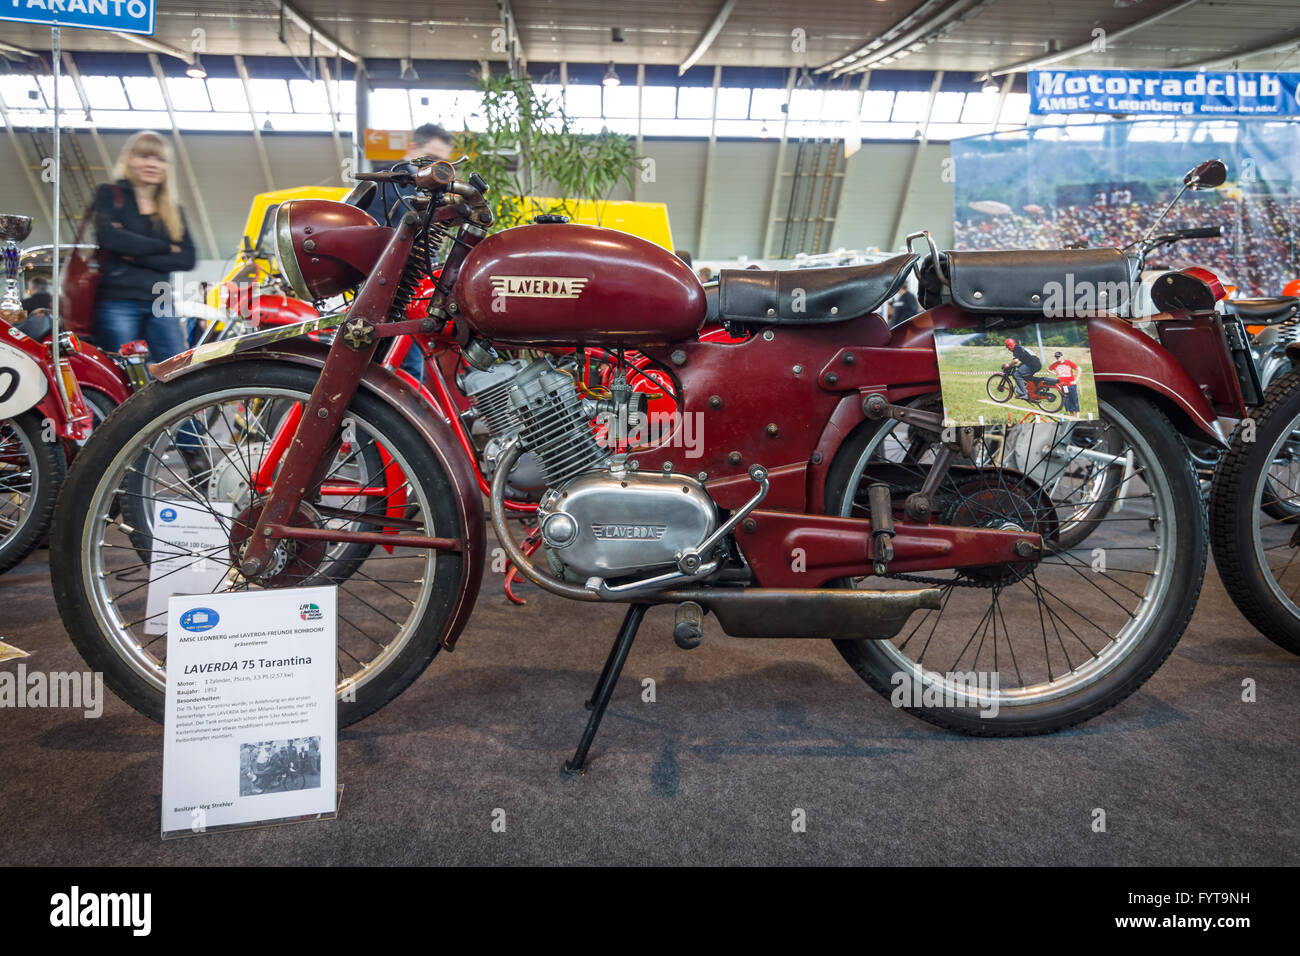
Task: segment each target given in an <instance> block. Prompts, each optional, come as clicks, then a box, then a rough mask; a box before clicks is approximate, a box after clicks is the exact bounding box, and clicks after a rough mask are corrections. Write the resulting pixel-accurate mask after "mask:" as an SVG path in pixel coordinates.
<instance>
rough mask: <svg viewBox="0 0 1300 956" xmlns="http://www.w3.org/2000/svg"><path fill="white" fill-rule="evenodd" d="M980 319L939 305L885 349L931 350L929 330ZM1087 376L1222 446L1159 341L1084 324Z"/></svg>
mask: <svg viewBox="0 0 1300 956" xmlns="http://www.w3.org/2000/svg"><path fill="white" fill-rule="evenodd" d="M980 321H981V320H980V319H978V318H976V317H974V316H972V315H970V314H969V313H966V312H963V311H962V310H961V309H959V308H957V307H956V306H953V305H948V304H945V305H941V306H939V307H938V308H935V309H932V310H930V311H928V312H922V313H920V314H918V315H915V316H913V317H912V318H910V319H908V320H907V321H906V322H904V323H902V324H901V325H899V326H898V327H897V328H895V329H894V330H893V332H894V337H893V339H892V340H891V341H890V345H894V346H903V347H911V348H921V347H930V348H933V347H934V331H935V329H969V328H976V327H978V326H979V325H980ZM1088 343H1089V346H1090V348H1091V350H1092V370H1093V376H1094V377H1095V378H1096V380H1097V381H1098V382H1111V383H1115V384H1124V385H1131V386H1134V387H1136V388H1140V389H1142V390H1143V391H1145V392H1147V393H1148V394H1149V395H1150V397H1152V398H1155V399H1156V400H1157V403H1158V404H1159V405H1160V406H1161V407H1162V408H1163V409H1164V410H1165V411H1167V412H1172V413H1173V414H1172V415H1171V416H1170V417H1171V418H1173V420H1174V424H1175V425H1177V426H1178V429H1179V431H1180V432H1182V433H1183V434H1184V435H1187V436H1189V437H1192V438H1197V439H1200V440H1202V441H1206V440H1208V441H1212V442H1214V443H1215V444H1217V445H1220V446H1221V447H1225V448H1226V447H1227V444H1228V440H1227V436H1226V435H1225V434H1224V433H1223V428H1222V427H1221V426H1220V425H1219V421H1218V416H1217V415H1215V413H1214V409H1213V407H1211V405H1210V402H1209V399H1208V398H1206V397H1205V394H1204V393H1203V392H1202V391H1201V390H1200V389H1199V388H1198V387H1197V386H1196V382H1194V381H1193V380H1192V377H1191V376H1190V375H1188V374H1187V370H1186V369H1184V368H1183V366H1182V365H1181V364H1180V363H1179V361H1178V360H1177V359H1176V358H1174V357H1173V355H1172V354H1170V352H1169V351H1168V350H1167V349H1166V348H1165V347H1164V346H1163V345H1161V344H1160V343H1159V342H1157V341H1156V340H1155V339H1153V338H1151V336H1149V335H1145V334H1143V333H1142V332H1139V331H1138V330H1137V329H1135V328H1133V326H1132V325H1130V324H1129V323H1127V322H1125V321H1124V320H1122V319H1117V318H1113V317H1110V316H1107V317H1104V318H1094V319H1089V320H1088Z"/></svg>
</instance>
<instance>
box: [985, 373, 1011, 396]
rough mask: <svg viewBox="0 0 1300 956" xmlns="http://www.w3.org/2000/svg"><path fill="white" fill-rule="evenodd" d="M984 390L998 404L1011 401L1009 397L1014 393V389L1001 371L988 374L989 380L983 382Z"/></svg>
mask: <svg viewBox="0 0 1300 956" xmlns="http://www.w3.org/2000/svg"><path fill="white" fill-rule="evenodd" d="M984 391H986V392H988V394H989V398H991V399H993V401H995V402H998V403H999V404H1005V403H1007V402H1009V401H1011V397H1012V396H1013V395H1015V394H1016V391H1015V389H1014V388H1012V387H1011V385H1010V384H1009V383H1008V381H1007V377H1006V376H1005V375H1004V374H1002V373H1001V372H998V373H997V374H996V375H990V376H989V380H988V381H987V382H985V383H984Z"/></svg>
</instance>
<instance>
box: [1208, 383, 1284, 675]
mask: <svg viewBox="0 0 1300 956" xmlns="http://www.w3.org/2000/svg"><path fill="white" fill-rule="evenodd" d="M1251 428H1252V426H1251V425H1248V424H1247V423H1246V422H1243V423H1242V424H1241V425H1238V426H1237V430H1236V431H1235V432H1234V433H1233V436H1232V445H1231V448H1229V450H1228V451H1227V452H1225V453H1224V454H1223V456H1222V457H1221V458H1220V459H1219V466H1218V468H1217V469H1215V472H1214V484H1213V486H1212V488H1211V491H1210V541H1211V543H1212V544H1213V546H1214V563H1215V565H1216V566H1217V567H1218V569H1219V577H1220V578H1222V580H1223V586H1224V588H1225V589H1226V590H1227V592H1228V596H1229V597H1231V598H1232V600H1233V603H1234V604H1236V605H1237V608H1238V610H1240V611H1241V613H1242V614H1243V615H1244V616H1245V617H1246V620H1248V621H1250V623H1251V624H1253V625H1254V626H1255V627H1257V628H1258V629H1259V630H1260V632H1261V633H1263V635H1264V636H1265V637H1267V638H1268V639H1269V640H1271V641H1272V642H1273V643H1275V644H1277V645H1278V646H1279V647H1283V648H1286V649H1287V650H1288V651H1290V652H1291V653H1293V654H1300V536H1298V535H1297V530H1298V529H1300V523H1298V522H1297V521H1296V515H1297V513H1298V512H1300V371H1292V372H1288V373H1287V374H1285V375H1282V376H1279V377H1278V378H1276V379H1274V381H1273V384H1271V385H1270V386H1269V387H1268V391H1267V392H1266V393H1265V395H1264V404H1263V405H1261V406H1260V407H1259V408H1258V409H1256V410H1255V414H1254V422H1253V435H1252V433H1251V430H1250V429H1251ZM1247 437H1253V439H1254V440H1253V441H1247V440H1246V438H1247Z"/></svg>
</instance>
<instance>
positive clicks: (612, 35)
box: [609, 27, 625, 43]
mask: <svg viewBox="0 0 1300 956" xmlns="http://www.w3.org/2000/svg"><path fill="white" fill-rule="evenodd" d="M624 39H625V38H624V36H623V28H622V27H610V28H609V40H610V42H611V43H622V42H624Z"/></svg>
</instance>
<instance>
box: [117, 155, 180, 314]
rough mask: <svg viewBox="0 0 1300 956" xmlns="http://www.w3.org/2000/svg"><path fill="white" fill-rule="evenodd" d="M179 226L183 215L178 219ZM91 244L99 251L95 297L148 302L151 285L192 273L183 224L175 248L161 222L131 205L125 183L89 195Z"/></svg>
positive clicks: (152, 294) (128, 186)
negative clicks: (101, 254) (92, 197)
mask: <svg viewBox="0 0 1300 956" xmlns="http://www.w3.org/2000/svg"><path fill="white" fill-rule="evenodd" d="M181 221H182V222H183V223H184V221H185V220H184V213H182V214H181ZM95 241H96V242H98V243H99V247H100V248H101V249H103V250H104V252H105V255H104V267H103V272H102V273H101V274H100V278H99V289H98V292H97V297H98V298H100V299H130V300H132V301H137V302H152V301H153V300H154V299H155V298H157V296H158V293H157V292H155V291H154V286H155V285H156V284H157V283H159V282H167V281H168V280H169V278H170V276H171V274H172V273H173V272H184V271H186V270H187V269H193V268H194V260H195V258H196V257H195V253H194V241H193V240H192V239H191V238H190V230H189V225H188V223H186V224H185V235H184V236H183V237H182V238H181V241H180V242H178V243H175V245H178V246H180V251H179V252H173V251H172V245H173V242H172V239H171V237H170V236H168V234H167V227H166V226H165V225H163V222H162V220H161V219H158V218H156V217H154V216H146V215H143V214H142V213H141V212H140V207H139V206H137V205H136V203H135V190H134V189H133V188H132V187H131V184H130V183H129V182H127V181H126V180H125V179H119V180H118V181H117V182H116V183H112V184H105V185H103V186H100V187H99V189H97V190H96V191H95Z"/></svg>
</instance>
